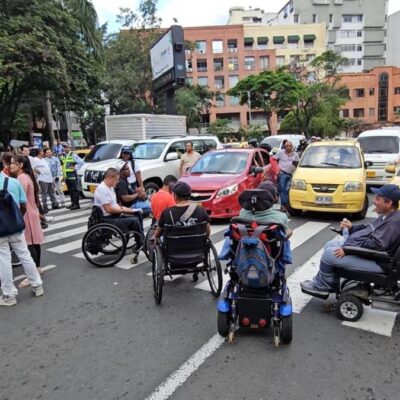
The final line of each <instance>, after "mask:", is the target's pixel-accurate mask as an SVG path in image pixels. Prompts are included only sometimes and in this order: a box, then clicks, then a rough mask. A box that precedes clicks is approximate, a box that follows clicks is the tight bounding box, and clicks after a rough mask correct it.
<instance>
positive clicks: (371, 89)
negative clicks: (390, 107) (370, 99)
mask: <svg viewBox="0 0 400 400" xmlns="http://www.w3.org/2000/svg"><path fill="white" fill-rule="evenodd" d="M374 94H375V88H370V89H369V95H370V96H373V95H374Z"/></svg>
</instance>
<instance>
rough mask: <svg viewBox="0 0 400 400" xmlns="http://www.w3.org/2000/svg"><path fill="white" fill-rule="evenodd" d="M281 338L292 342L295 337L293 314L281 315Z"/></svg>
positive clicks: (284, 341)
mask: <svg viewBox="0 0 400 400" xmlns="http://www.w3.org/2000/svg"><path fill="white" fill-rule="evenodd" d="M281 318H282V319H281V340H282V342H283V343H286V344H287V343H290V342H291V341H292V339H293V316H292V315H289V316H287V317H281Z"/></svg>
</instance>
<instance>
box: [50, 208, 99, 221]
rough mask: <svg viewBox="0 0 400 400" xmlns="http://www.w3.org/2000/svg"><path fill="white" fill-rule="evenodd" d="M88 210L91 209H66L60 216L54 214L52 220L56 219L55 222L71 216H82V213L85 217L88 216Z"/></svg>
mask: <svg viewBox="0 0 400 400" xmlns="http://www.w3.org/2000/svg"><path fill="white" fill-rule="evenodd" d="M90 211H91V210H90V209H84V210H82V211H75V212H74V211H68V212H66V214H65V215H62V216H58V215H55V216H54V221H56V222H59V221H65V220H68V219H71V218H76V217H80V216H83V215H86V216H87V218H89V215H90Z"/></svg>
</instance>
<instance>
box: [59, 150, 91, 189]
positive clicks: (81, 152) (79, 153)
mask: <svg viewBox="0 0 400 400" xmlns="http://www.w3.org/2000/svg"><path fill="white" fill-rule="evenodd" d="M90 151H91V149H76V150H72V152H73V153H75V154H76V155H77V156H78V157H80V158H82V160H84V159H85V157H86V156H87V155H88V154H89V153H90ZM62 191H63V192H64V193H67V192H68V188H67V184H66V183H65V180H64V178H63V182H62Z"/></svg>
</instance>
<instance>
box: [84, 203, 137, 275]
mask: <svg viewBox="0 0 400 400" xmlns="http://www.w3.org/2000/svg"><path fill="white" fill-rule="evenodd" d="M138 241H140V243H142V244H143V234H142V233H141V232H137V231H130V230H128V228H127V226H126V225H125V224H123V223H122V222H121V221H118V220H115V221H114V220H112V219H105V218H104V216H103V212H102V210H101V208H100V207H97V206H93V208H92V213H91V215H90V217H89V222H88V230H87V232H86V233H85V235H84V236H83V239H82V252H83V254H84V256H85V258H86V260H87V261H89V262H90V263H91V264H93V265H94V266H96V267H100V268H106V267H113V266H114V265H116V264H118V263H119V262H120V261H121V260H122V258H123V257H124V256H125V254H126V251H127V250H128V249H132V257H131V258H130V262H131V263H132V264H136V263H137V262H138V257H139V253H140V251H141V250H142V246H137V245H136V244H137V242H138Z"/></svg>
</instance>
